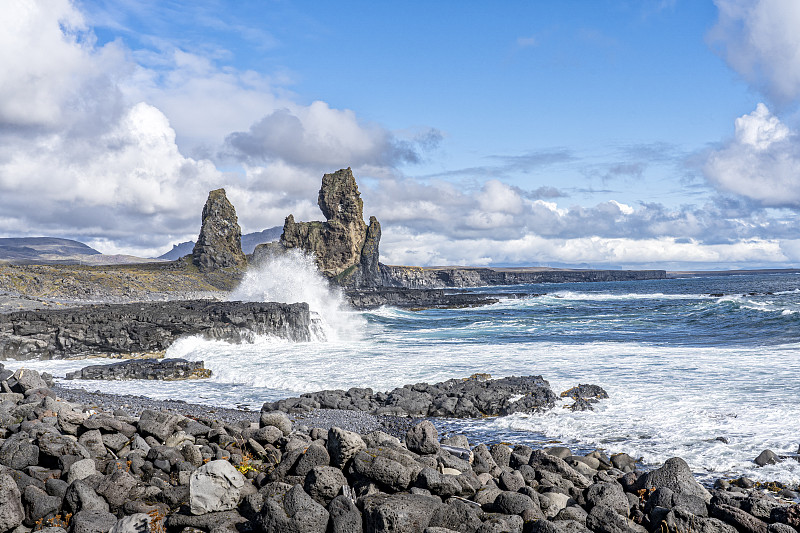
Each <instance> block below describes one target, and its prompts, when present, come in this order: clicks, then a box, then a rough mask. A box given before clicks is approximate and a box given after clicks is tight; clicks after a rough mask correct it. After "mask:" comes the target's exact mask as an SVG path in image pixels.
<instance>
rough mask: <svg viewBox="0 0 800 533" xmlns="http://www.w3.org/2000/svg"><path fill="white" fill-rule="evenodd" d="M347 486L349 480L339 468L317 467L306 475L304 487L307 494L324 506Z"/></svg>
mask: <svg viewBox="0 0 800 533" xmlns="http://www.w3.org/2000/svg"><path fill="white" fill-rule="evenodd" d="M345 485H347V478H346V477H344V474H343V473H342V471H341V470H339V469H338V468H334V467H332V466H316V467H314V468H312V469H311V471H310V472H309V473H308V474H307V475H306V479H305V483H304V485H303V488H304V490H305V491H306V493H307V494H308V495H309V496H311V497H312V498H314V500H316V501H317V502H319V503H320V504H322V505H328V504H330V502H331V501H332V500H333V499H334V498H336V496H338V495H339V493H340V492H341V491H342V487H343V486H345Z"/></svg>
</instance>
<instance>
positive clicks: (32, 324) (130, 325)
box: [0, 300, 311, 360]
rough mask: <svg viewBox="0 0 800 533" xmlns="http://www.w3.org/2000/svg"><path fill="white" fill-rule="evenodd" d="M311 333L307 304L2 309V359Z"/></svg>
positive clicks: (307, 337) (207, 303)
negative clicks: (189, 338)
mask: <svg viewBox="0 0 800 533" xmlns="http://www.w3.org/2000/svg"><path fill="white" fill-rule="evenodd" d="M253 334H262V335H274V336H276V337H282V338H285V339H289V340H294V341H308V340H310V339H311V318H310V315H309V310H308V305H307V304H304V303H298V304H282V303H270V302H267V303H264V302H216V301H212V300H183V301H177V302H152V303H151V302H139V303H132V304H117V305H92V306H85V307H78V308H74V309H58V310H43V311H19V312H15V313H7V314H0V360H3V359H7V358H13V359H60V358H65V357H71V356H81V355H94V354H130V353H142V352H160V351H162V350H165V349H167V348H168V347H169V346H170V345H171V344H172V343H173V342H174V341H175V340H176V339H178V338H179V337H181V336H184V335H203V336H205V337H207V338H213V339H221V340H230V341H241V340H246V339H247V338H248V337H249V336H251V335H253Z"/></svg>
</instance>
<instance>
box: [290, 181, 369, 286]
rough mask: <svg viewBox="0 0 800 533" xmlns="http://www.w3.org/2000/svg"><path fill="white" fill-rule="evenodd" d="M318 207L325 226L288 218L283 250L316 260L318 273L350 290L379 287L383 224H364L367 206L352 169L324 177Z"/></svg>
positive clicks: (322, 223) (321, 223) (320, 223)
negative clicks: (302, 253) (291, 250)
mask: <svg viewBox="0 0 800 533" xmlns="http://www.w3.org/2000/svg"><path fill="white" fill-rule="evenodd" d="M318 204H319V208H320V210H322V214H323V215H325V218H326V221H325V222H295V220H294V217H293V216H292V215H289V216H288V217H286V222H285V224H284V226H283V235H281V240H280V242H281V244H282V245H283V247H284V248H287V249H289V248H300V249H301V250H303V251H305V252H306V253H310V254H312V255H313V256H314V259H315V261H316V264H317V267H318V268H319V270H320V271H321V272H322V273H323V274H324V275H325V276H326V277H328V278H329V279H331V280H332V281H334V282H336V283H338V284H340V285H343V286H347V287H375V286H377V285H380V283H381V276H380V271H379V268H378V256H379V245H380V239H381V228H380V223H378V220H377V219H376V218H375V217H370V224H369V226H367V225H366V224H365V223H364V203H363V201H362V200H361V194H360V193H359V191H358V185H357V184H356V180H355V177H354V176H353V172H352V170H350V169H349V168H347V169H342V170H339V171H337V172H334V173H332V174H325V175H324V176H323V177H322V187H321V188H320V190H319V197H318Z"/></svg>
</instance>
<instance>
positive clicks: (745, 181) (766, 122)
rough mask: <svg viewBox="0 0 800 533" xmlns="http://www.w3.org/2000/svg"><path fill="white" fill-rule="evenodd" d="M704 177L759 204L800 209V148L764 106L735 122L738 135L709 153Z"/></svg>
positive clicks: (790, 134)
mask: <svg viewBox="0 0 800 533" xmlns="http://www.w3.org/2000/svg"><path fill="white" fill-rule="evenodd" d="M703 172H704V174H705V176H706V177H707V178H708V179H709V181H711V183H712V184H714V185H715V186H717V187H718V188H720V189H721V190H723V191H727V192H732V193H735V194H738V195H740V196H742V197H744V198H748V199H750V200H753V201H755V202H757V203H759V204H760V205H764V206H772V207H781V206H783V207H800V147H798V144H797V139H796V134H795V133H794V132H792V131H790V130H789V128H788V127H787V126H786V125H785V124H783V123H782V122H781V121H780V120H779V119H778V118H777V117H776V116H774V115H772V114H771V113H770V112H769V110H768V109H767V107H766V106H765V105H764V104H758V106H757V107H756V109H755V111H753V112H752V113H750V114H748V115H744V116H742V117H739V118H737V119H736V123H735V135H734V138H733V139H732V140H731V141H729V142H728V143H727V144H725V146H723V147H722V148H721V149H719V150H716V151H713V152H711V153H710V154H709V156H708V159H707V160H706V163H705V165H704V167H703Z"/></svg>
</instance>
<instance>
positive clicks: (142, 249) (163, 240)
mask: <svg viewBox="0 0 800 533" xmlns="http://www.w3.org/2000/svg"><path fill="white" fill-rule="evenodd" d="M6 7H7V9H6V11H5V14H6V15H7V16H5V17H3V19H2V20H0V69H2V70H3V73H4V74H3V82H2V84H0V197H1V198H2V206H1V207H0V220H2V222H3V225H2V228H3V232H4V233H5V234H7V235H26V234H28V235H31V234H32V235H36V234H48V235H54V236H68V237H73V238H79V239H81V240H85V241H88V242H92V243H97V244H99V245H101V246H103V250H108V251H114V252H118V251H127V252H129V253H138V254H141V255H149V254H156V253H159V252H160V251H162V250H160V249H161V248H167V247H168V246H169V244H168V243H169V242H175V241H179V240H186V239H187V238H192V237H194V236H196V233H197V231H198V227H199V217H200V211H201V208H202V205H203V202H204V200H205V196H206V194H207V192H208V191H209V190H210V189H213V188H217V187H221V186H224V187H226V189H227V190H228V194H229V196H230V197H231V199H232V200H234V203H235V205H237V208H238V210H239V213H240V222H241V223H242V225H243V226H244V227H245V231H247V230H249V231H258V230H261V229H263V228H265V227H269V226H272V225H274V224H276V223H279V222H281V221H282V220H283V218H284V217H285V216H286V215H287V214H288V213H294V214H295V216H298V217H300V218H302V219H313V218H319V212H318V209H317V207H316V205H315V203H314V201H313V200H314V199H315V198H316V191H317V189H318V187H319V180H320V177H321V175H322V173H323V172H326V171H331V170H335V169H338V168H342V167H346V166H353V167H361V168H362V169H368V170H369V171H370V174H371V175H373V176H376V177H380V176H381V175H386V174H390V173H391V169H392V168H393V167H394V166H395V165H398V164H401V163H404V162H415V161H418V160H419V158H420V157H422V156H421V154H423V153H425V152H426V151H428V150H432V149H435V148H436V146H438V143H439V142H440V140H441V133H440V132H438V131H436V130H434V129H429V128H428V129H420V130H417V131H415V132H411V133H409V134H408V135H404V136H402V137H401V136H400V135H395V134H393V133H392V132H390V131H388V130H387V129H385V128H383V127H381V126H379V125H375V124H365V123H363V122H361V121H360V120H359V119H358V117H357V116H356V115H355V113H354V112H353V111H350V110H338V109H333V108H331V107H330V106H328V104H326V103H325V102H321V101H320V102H314V103H312V104H310V105H301V104H297V103H296V102H293V101H292V100H291V98H290V96H291V95H289V94H288V93H285V92H282V91H279V90H277V89H275V88H274V87H272V86H271V82H272V80H271V79H269V78H268V77H265V76H263V75H260V74H256V73H253V72H241V71H237V70H236V69H232V68H229V67H219V66H218V65H216V64H215V63H214V62H213V61H212V60H210V59H208V58H206V57H201V56H199V55H196V54H192V53H190V52H186V51H183V50H180V49H177V48H174V47H172V48H170V47H169V46H168V45H167V44H164V45H163V46H162V48H160V49H157V50H155V51H154V50H147V51H143V50H138V51H133V50H129V49H127V48H125V47H124V46H123V45H122V44H121V43H120V42H111V43H108V44H106V45H104V46H98V45H97V44H96V39H95V37H94V34H93V33H92V31H91V28H89V27H88V26H87V23H86V20H85V18H84V16H83V14H82V13H81V11H80V10H79V9H78V8H77V6H76V5H75V4H74V3H73V2H70V1H68V0H52V1H47V2H44V1H41V2H36V1H29V0H26V1H23V0H10V3H9V5H8V6H6ZM258 117H262V118H258ZM230 132H235V133H230ZM226 136H227V139H228V143H227V144H224V141H225V139H226ZM221 147H224V148H226V149H227V151H226V150H223V153H222V156H223V161H224V160H225V157H227V158H228V159H227V161H228V162H230V158H231V156H232V157H233V163H234V164H235V165H238V167H239V168H238V169H237V170H238V172H237V173H235V174H226V173H224V172H221V171H220V170H219V169H218V168H217V166H216V165H217V164H219V161H220V159H219V157H218V155H219V153H220V148H221ZM187 154H191V157H190V156H188V155H187Z"/></svg>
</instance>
